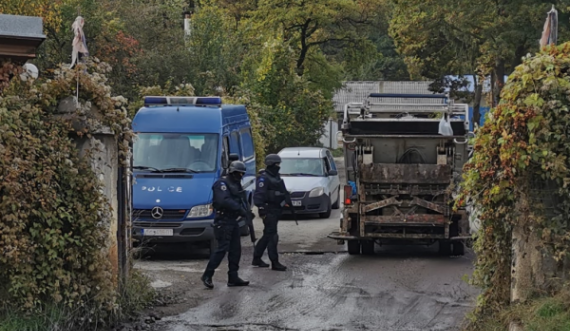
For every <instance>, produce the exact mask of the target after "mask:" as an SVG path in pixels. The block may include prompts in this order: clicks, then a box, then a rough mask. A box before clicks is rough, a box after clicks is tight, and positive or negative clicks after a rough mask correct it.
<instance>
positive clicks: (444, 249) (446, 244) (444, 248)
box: [439, 240, 451, 256]
mask: <svg viewBox="0 0 570 331" xmlns="http://www.w3.org/2000/svg"><path fill="white" fill-rule="evenodd" d="M439 255H442V256H450V255H451V242H450V241H449V240H440V241H439Z"/></svg>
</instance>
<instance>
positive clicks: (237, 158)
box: [230, 153, 239, 163]
mask: <svg viewBox="0 0 570 331" xmlns="http://www.w3.org/2000/svg"><path fill="white" fill-rule="evenodd" d="M238 160H239V155H237V154H236V153H230V163H232V162H234V161H238Z"/></svg>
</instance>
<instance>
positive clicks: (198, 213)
mask: <svg viewBox="0 0 570 331" xmlns="http://www.w3.org/2000/svg"><path fill="white" fill-rule="evenodd" d="M213 211H214V209H213V208H212V204H211V203H210V204H207V205H199V206H194V207H192V209H190V212H189V213H188V216H186V218H198V217H208V216H210V215H212V212H213Z"/></svg>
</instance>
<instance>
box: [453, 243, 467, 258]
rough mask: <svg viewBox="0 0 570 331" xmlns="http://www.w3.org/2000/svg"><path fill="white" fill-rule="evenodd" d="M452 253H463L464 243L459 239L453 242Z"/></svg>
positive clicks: (461, 254)
mask: <svg viewBox="0 0 570 331" xmlns="http://www.w3.org/2000/svg"><path fill="white" fill-rule="evenodd" d="M453 255H456V256H463V255H465V244H464V243H463V242H461V241H454V242H453Z"/></svg>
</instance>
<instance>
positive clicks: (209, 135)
mask: <svg viewBox="0 0 570 331" xmlns="http://www.w3.org/2000/svg"><path fill="white" fill-rule="evenodd" d="M132 126H133V131H134V133H135V134H136V138H135V141H134V142H133V184H132V192H133V215H132V220H133V238H134V239H136V240H137V241H138V243H139V244H141V243H142V244H145V243H204V244H206V245H207V247H209V248H210V250H212V249H214V248H215V247H216V242H215V238H214V233H213V228H212V226H211V224H212V222H213V219H214V213H213V207H212V185H213V183H214V182H215V181H216V180H217V179H218V178H219V177H220V176H222V175H223V174H224V171H225V170H226V169H227V168H228V166H229V164H230V163H231V162H232V161H233V160H240V161H243V162H244V163H245V165H246V168H247V172H246V174H245V176H244V178H243V182H242V185H243V187H244V190H246V191H247V192H246V193H247V197H248V199H249V202H250V203H251V201H252V197H253V190H254V189H255V175H256V169H255V152H254V147H253V139H252V132H251V123H250V120H249V116H248V114H247V110H246V108H245V106H243V105H229V104H222V99H221V98H219V97H172V96H171V97H169V96H147V97H145V98H144V106H143V107H142V108H141V109H139V111H138V112H137V114H136V115H135V117H134V119H133V123H132ZM248 234H249V232H248V228H247V227H243V228H242V235H248Z"/></svg>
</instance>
